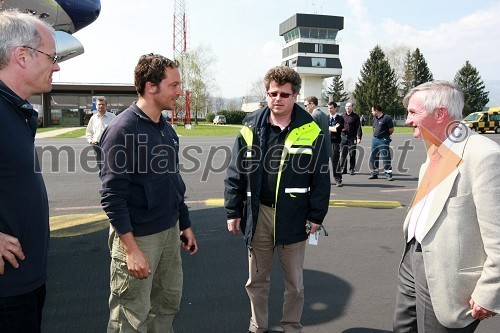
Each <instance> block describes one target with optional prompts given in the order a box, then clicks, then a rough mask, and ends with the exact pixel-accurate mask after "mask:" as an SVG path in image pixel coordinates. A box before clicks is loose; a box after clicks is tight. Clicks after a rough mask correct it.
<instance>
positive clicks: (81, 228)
mask: <svg viewBox="0 0 500 333" xmlns="http://www.w3.org/2000/svg"><path fill="white" fill-rule="evenodd" d="M49 223H50V236H51V237H71V236H80V235H86V234H90V233H93V232H96V231H100V230H103V229H106V228H108V227H109V222H108V217H107V216H106V214H105V213H104V212H102V213H94V214H68V215H59V216H52V217H50V222H49Z"/></svg>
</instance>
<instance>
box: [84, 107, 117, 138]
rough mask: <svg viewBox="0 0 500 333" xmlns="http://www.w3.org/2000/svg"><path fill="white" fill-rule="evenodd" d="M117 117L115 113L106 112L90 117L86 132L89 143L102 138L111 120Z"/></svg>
mask: <svg viewBox="0 0 500 333" xmlns="http://www.w3.org/2000/svg"><path fill="white" fill-rule="evenodd" d="M115 117H116V115H115V114H114V113H111V112H106V113H105V114H104V115H103V116H100V115H99V112H98V113H96V114H94V115H93V116H92V117H90V120H89V124H88V125H87V131H86V133H85V138H86V139H87V142H88V143H92V142H97V143H99V141H100V140H101V135H102V132H104V129H105V128H106V127H108V125H109V123H110V122H111V120H113V119H114V118H115Z"/></svg>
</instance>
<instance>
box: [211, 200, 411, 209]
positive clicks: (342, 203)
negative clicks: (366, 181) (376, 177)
mask: <svg viewBox="0 0 500 333" xmlns="http://www.w3.org/2000/svg"><path fill="white" fill-rule="evenodd" d="M205 205H206V206H209V207H222V206H224V199H216V198H212V199H207V200H205ZM330 207H361V208H385V209H392V208H401V207H402V205H401V203H400V202H399V201H386V200H330Z"/></svg>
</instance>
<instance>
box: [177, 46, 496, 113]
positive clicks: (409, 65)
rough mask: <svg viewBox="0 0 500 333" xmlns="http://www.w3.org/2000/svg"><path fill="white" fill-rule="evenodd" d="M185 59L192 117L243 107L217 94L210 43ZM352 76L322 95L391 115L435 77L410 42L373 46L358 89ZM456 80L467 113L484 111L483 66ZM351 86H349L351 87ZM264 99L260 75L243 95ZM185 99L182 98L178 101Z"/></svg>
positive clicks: (462, 71)
mask: <svg viewBox="0 0 500 333" xmlns="http://www.w3.org/2000/svg"><path fill="white" fill-rule="evenodd" d="M178 61H179V62H180V69H181V71H182V73H181V75H182V77H183V80H184V79H185V78H187V80H185V81H184V82H183V85H184V87H183V90H189V91H190V93H191V98H190V100H191V104H190V106H191V117H192V118H194V119H193V120H194V121H195V122H196V121H197V119H198V117H199V115H200V114H202V118H204V117H205V115H206V114H207V113H208V112H210V111H212V112H220V111H221V110H241V103H242V99H241V98H233V99H224V98H222V97H220V96H219V97H214V96H217V95H218V87H217V84H216V80H215V73H214V72H213V70H212V69H213V66H212V65H213V63H214V62H215V61H216V59H215V57H213V56H212V54H211V50H210V48H209V47H206V46H204V45H201V46H199V47H197V48H195V49H193V50H192V51H191V52H190V53H189V54H188V55H187V56H186V57H185V58H183V59H178ZM350 80H351V79H348V80H347V81H345V82H344V80H343V79H342V77H341V76H334V77H333V79H332V82H331V84H330V85H329V86H328V87H326V86H325V87H324V89H323V90H324V94H323V96H322V97H323V100H324V101H328V100H333V101H335V102H337V103H344V102H346V101H349V100H350V101H352V102H354V103H355V105H356V109H357V110H358V112H359V113H361V114H368V115H369V114H370V110H371V106H372V105H373V104H378V105H381V106H382V107H383V108H384V110H385V111H386V112H387V113H389V114H391V115H404V114H405V113H406V110H405V109H404V107H403V103H402V100H403V97H404V96H405V95H406V93H407V92H408V91H409V90H410V89H411V88H413V87H416V86H417V85H419V84H421V83H424V82H428V81H432V80H433V75H432V72H431V70H430V69H429V67H428V65H427V62H426V60H425V57H424V55H423V54H422V52H421V51H420V50H419V49H418V48H416V49H415V50H413V51H411V50H410V48H409V47H408V46H405V45H399V46H396V47H394V48H392V49H387V50H385V51H384V50H383V49H382V47H381V46H379V45H377V46H375V48H374V49H373V50H371V51H370V55H369V58H368V59H367V60H366V61H365V62H364V63H363V65H362V68H361V71H360V78H359V80H358V82H356V83H355V87H354V90H353V91H350V90H349V87H350V86H351V81H350ZM454 82H455V83H456V84H458V85H459V86H460V87H461V89H462V90H463V92H464V95H465V106H464V111H463V113H464V116H466V115H468V114H470V113H472V112H476V111H481V110H482V109H483V107H484V106H485V105H486V104H487V103H488V102H489V98H488V95H489V93H488V92H487V91H485V85H484V82H483V80H482V79H481V76H480V75H479V72H478V70H477V69H476V68H475V67H474V66H472V65H471V63H470V62H469V61H468V60H467V61H466V62H465V64H464V65H463V66H462V68H461V69H460V70H459V71H458V72H457V73H456V75H455V78H454ZM346 88H347V89H346ZM264 98H265V88H264V82H263V79H262V78H261V79H258V80H256V81H255V82H254V83H253V84H252V85H251V88H250V90H249V92H248V96H246V97H245V98H244V100H245V101H246V102H259V101H261V100H262V99H264ZM179 102H180V103H182V102H183V100H182V99H180V100H179ZM178 116H179V117H180V118H183V117H184V110H183V109H182V108H180V109H179V114H178Z"/></svg>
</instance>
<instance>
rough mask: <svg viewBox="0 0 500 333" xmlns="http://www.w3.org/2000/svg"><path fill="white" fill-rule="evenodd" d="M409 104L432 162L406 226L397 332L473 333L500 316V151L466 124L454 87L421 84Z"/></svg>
mask: <svg viewBox="0 0 500 333" xmlns="http://www.w3.org/2000/svg"><path fill="white" fill-rule="evenodd" d="M403 105H404V106H405V107H406V108H407V109H408V115H407V119H406V125H407V126H412V127H413V137H415V138H422V139H423V141H424V142H425V145H426V148H427V155H428V156H427V160H426V162H425V163H424V164H423V165H422V167H421V169H420V176H419V184H418V189H417V193H416V195H415V197H414V199H413V202H412V203H411V206H410V209H409V211H408V215H407V216H406V219H405V222H404V226H403V231H404V243H405V250H404V252H403V258H402V260H401V263H400V265H399V274H398V285H397V292H396V307H395V312H394V332H396V333H402V332H432V333H449V332H455V333H458V332H464V333H469V332H474V331H475V329H476V327H477V326H478V325H479V323H480V321H481V320H485V319H488V318H490V317H492V316H495V315H496V314H497V313H498V312H500V219H499V218H498V217H499V216H500V205H499V204H498V203H499V202H500V177H499V176H498V166H499V165H500V146H499V145H498V144H497V143H495V142H494V141H492V140H490V139H488V138H486V137H485V136H483V135H479V134H476V133H473V132H471V131H470V130H469V129H468V128H467V127H466V126H463V125H462V124H461V123H460V120H461V119H462V110H463V107H464V95H463V92H462V91H461V90H460V88H458V86H456V85H455V84H453V83H450V82H446V81H431V82H427V83H424V84H421V85H419V86H417V87H415V88H413V89H411V90H410V91H409V92H408V94H407V95H406V96H405V98H404V99H403ZM478 147H480V149H478Z"/></svg>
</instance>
